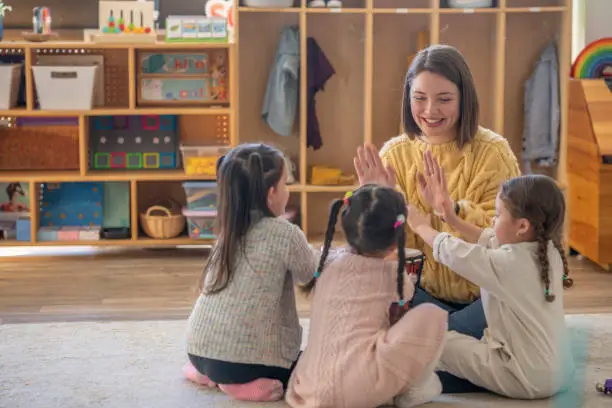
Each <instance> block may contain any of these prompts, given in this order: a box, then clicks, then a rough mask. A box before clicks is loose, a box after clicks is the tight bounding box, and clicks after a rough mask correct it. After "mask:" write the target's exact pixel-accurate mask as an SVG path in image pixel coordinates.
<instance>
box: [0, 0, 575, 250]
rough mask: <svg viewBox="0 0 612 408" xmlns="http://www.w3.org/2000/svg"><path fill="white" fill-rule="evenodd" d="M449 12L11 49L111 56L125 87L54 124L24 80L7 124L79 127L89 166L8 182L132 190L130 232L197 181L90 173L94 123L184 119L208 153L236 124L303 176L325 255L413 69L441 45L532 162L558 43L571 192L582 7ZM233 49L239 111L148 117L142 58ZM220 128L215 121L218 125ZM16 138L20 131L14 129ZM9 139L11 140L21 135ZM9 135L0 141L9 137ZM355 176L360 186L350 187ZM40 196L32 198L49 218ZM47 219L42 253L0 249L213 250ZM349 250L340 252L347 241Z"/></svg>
mask: <svg viewBox="0 0 612 408" xmlns="http://www.w3.org/2000/svg"><path fill="white" fill-rule="evenodd" d="M446 5H447V1H446V0H344V1H343V7H342V8H336V9H332V8H310V7H308V1H307V0H296V1H295V2H294V6H293V7H289V8H251V7H245V6H243V5H242V4H241V2H240V1H239V0H236V10H237V12H236V14H235V24H236V27H237V29H236V32H235V42H234V43H233V44H204V45H203V44H193V43H186V44H164V43H159V44H150V45H125V44H108V45H106V44H105V45H100V44H84V43H82V42H59V43H42V44H33V43H22V42H14V43H13V42H0V53H1V52H7V53H13V54H19V53H21V54H23V55H24V56H25V63H26V67H29V66H31V65H33V64H34V61H35V59H36V56H37V55H40V54H45V53H47V54H60V55H62V53H71V52H78V53H84V54H92V55H96V54H100V53H101V54H104V55H106V56H109V58H110V66H105V79H107V78H109V79H111V80H113V81H115V82H116V85H117V84H118V85H120V86H122V87H123V88H121V89H122V91H121V92H114V93H112V92H111V93H110V94H109V95H107V98H106V100H105V103H104V105H103V106H98V107H95V108H93V109H91V110H87V111H44V110H37V109H36V108H35V106H34V105H35V96H34V92H35V90H34V81H33V78H32V74H31V73H29V70H26V73H27V74H26V81H25V92H26V94H27V103H26V104H25V105H24V106H21V107H18V108H16V109H11V110H9V111H0V121H1V120H3V119H4V120H7V119H8V120H17V119H18V118H22V117H34V118H52V117H64V118H76V120H77V123H78V126H77V130H76V134H78V153H79V159H78V160H79V162H78V165H77V166H76V167H74V168H70V169H57V170H24V169H11V170H6V171H1V170H0V182H13V181H16V180H18V181H20V182H21V183H22V184H24V183H25V184H27V185H28V186H29V188H30V189H31V191H33V192H38V191H39V188H40V187H39V186H40V184H41V183H51V182H66V181H100V182H123V183H128V184H129V191H130V194H129V197H130V218H131V220H130V221H131V225H132V226H134V225H138V217H139V214H140V213H141V212H143V211H144V210H146V207H147V206H148V205H151V203H152V202H153V201H154V198H155V193H158V192H160V191H164V192H166V194H167V195H168V196H169V197H171V198H173V199H174V200H175V201H178V202H179V203H181V204H184V202H185V193H184V191H183V188H182V183H183V182H184V181H188V180H198V177H193V176H187V175H186V174H185V172H184V171H183V170H182V169H167V170H156V171H147V170H133V171H130V170H126V171H122V172H115V171H111V170H108V171H107V170H90V169H89V164H88V143H89V141H88V137H87V134H88V133H89V132H88V126H89V125H88V124H89V121H90V119H91V118H95V117H102V116H112V115H177V117H178V118H179V119H178V121H179V124H180V125H179V128H180V130H179V134H180V138H181V140H191V141H194V140H195V141H197V140H199V139H201V138H203V137H205V136H204V133H206V129H211V128H212V127H213V126H215V125H214V123H218V121H219V120H223V121H225V123H227V127H228V129H227V132H226V133H227V134H226V135H225V137H226V139H227V143H228V144H229V145H232V146H235V145H237V144H239V143H245V142H264V143H271V144H274V145H275V146H278V147H280V148H281V149H282V150H283V151H284V152H285V154H287V155H288V157H289V158H290V159H291V160H292V161H293V163H294V165H295V166H294V167H295V168H294V172H293V175H294V177H295V183H293V184H291V185H290V186H289V190H290V192H291V197H290V206H291V207H292V208H294V209H296V210H297V213H298V214H299V216H298V219H297V221H296V222H297V223H299V225H300V226H301V227H302V228H303V229H304V231H305V233H306V235H307V236H308V238H309V240H310V241H311V242H313V243H320V242H322V238H323V233H324V229H325V227H326V225H327V217H328V210H329V205H330V201H331V200H333V199H335V198H341V197H343V196H344V194H345V192H347V191H350V190H352V189H354V188H356V184H357V179H356V175H355V174H354V169H353V156H354V154H355V151H356V148H357V147H358V146H360V145H362V144H363V143H364V142H372V143H374V144H375V145H376V146H378V147H381V146H382V144H383V143H384V142H385V141H387V140H389V139H390V138H392V137H394V136H396V135H398V134H399V132H400V121H401V117H400V116H401V115H400V112H401V100H402V89H403V80H404V76H405V74H406V70H407V68H408V66H409V63H410V58H411V57H412V56H414V54H415V53H416V52H418V50H419V49H421V48H422V47H425V46H427V45H429V44H438V43H443V44H451V45H453V46H455V47H457V48H458V49H459V50H460V51H461V52H462V53H463V54H464V56H465V57H466V60H467V62H468V64H469V66H470V68H471V70H472V73H473V75H474V78H475V81H476V88H477V92H478V95H479V99H480V106H481V124H482V125H483V126H486V127H488V128H490V129H492V130H493V131H495V132H497V133H499V134H501V135H503V136H504V137H506V138H507V139H508V141H509V143H510V145H511V146H512V149H513V150H514V152H515V153H516V155H517V157H519V160H520V156H521V149H522V129H523V121H524V118H523V116H524V113H523V98H524V97H523V92H524V84H525V81H526V80H527V79H528V78H529V76H530V75H531V72H532V71H533V69H534V67H535V64H536V63H537V61H538V57H539V55H540V53H541V52H542V51H543V49H544V47H545V46H546V44H548V43H549V42H551V41H555V42H556V45H557V52H558V55H559V67H560V71H559V74H560V78H561V80H560V87H561V89H560V91H561V102H562V105H561V112H562V121H561V135H562V139H561V143H560V145H561V146H560V152H561V158H560V164H559V166H558V169H559V170H558V171H556V172H555V174H554V176H555V177H557V178H558V179H559V180H560V181H561V182H564V181H565V163H566V159H565V151H566V137H565V135H566V133H567V102H568V87H567V81H566V80H565V78H568V77H569V68H570V42H571V40H570V39H571V0H497V1H496V2H495V7H492V8H476V9H451V8H448V7H447V6H446ZM287 26H292V27H295V28H296V29H297V30H298V32H299V42H300V45H299V47H300V49H299V54H300V57H299V58H298V59H299V66H298V67H297V69H298V70H299V72H300V75H299V78H298V79H297V85H296V86H297V87H299V91H298V101H297V111H296V114H295V123H294V131H293V134H292V135H290V136H280V135H278V134H276V133H275V132H274V131H273V130H272V129H271V128H270V126H269V125H268V124H267V123H266V122H265V121H264V120H263V119H262V106H263V103H264V97H265V94H266V89H267V87H268V82H269V78H270V71H271V69H272V68H273V66H274V63H275V59H276V58H277V50H278V47H279V41H280V38H281V32H282V30H283V28H284V27H287ZM311 38H312V39H314V40H315V41H316V43H317V44H318V46H319V47H320V48H321V50H322V52H323V53H324V54H325V56H326V57H327V59H328V60H329V62H330V64H331V66H332V67H333V68H334V71H335V73H334V74H333V75H332V76H331V77H330V78H329V79H328V81H327V82H326V83H325V86H324V89H323V90H321V91H319V92H318V93H317V94H316V112H317V117H318V121H319V126H320V130H321V138H322V141H323V144H322V147H321V148H319V149H317V150H314V149H313V148H312V147H310V146H309V144H308V143H307V133H308V126H310V125H309V124H308V123H307V118H308V97H307V95H308V79H307V78H308V74H309V73H310V70H311V68H310V67H309V66H308V64H307V59H308V53H309V48H308V46H307V44H308V41H309V39H311ZM202 49H211V50H215V49H217V50H219V49H226V50H227V53H228V67H229V68H228V69H229V74H228V76H229V83H228V86H229V103H227V104H220V105H218V106H205V107H202V106H199V107H196V106H187V107H183V106H171V105H165V106H146V107H145V106H139V105H138V103H137V102H138V90H137V88H136V83H137V81H138V78H137V73H136V72H137V59H138V55H139V53H140V52H142V51H148V50H160V51H162V50H164V51H168V50H170V51H173V50H176V51H187V52H189V51H190V50H191V51H195V50H202ZM215 121H217V122H215ZM9 129H10V128H9ZM9 131H10V130H9ZM2 132H3V129H2V128H0V137H1V136H2ZM313 166H326V167H333V168H335V169H337V170H339V171H341V172H342V174H343V175H344V176H346V177H345V178H343V179H345V180H349V181H348V182H346V184H341V185H338V184H335V185H320V184H313V182H312V177H311V174H312V167H313ZM350 176H353V181H352V182H351V181H350V180H351V179H350ZM36 200H37V194H33V195H32V198H31V206H32V208H38V203H37V201H36ZM38 222H39V220H38V214H36V212H33V213H32V227H31V228H32V238H33V239H32V241H31V242H15V241H0V245H31V244H35V245H75V244H76V245H120V246H121V245H125V246H155V245H167V246H174V245H191V244H196V245H198V244H210V241H203V240H192V239H190V238H188V237H187V236H180V237H178V238H174V239H169V240H155V239H151V238H148V237H147V236H145V235H143V233H142V231H141V230H140V229H139V228H132V230H131V237H130V238H129V239H120V240H102V241H97V242H95V241H93V242H37V240H36V238H35V237H36V234H35V233H36V228H37V226H38ZM337 231H339V232H338V233H337V240H338V241H340V240H342V233H341V232H340V229H338V230H337Z"/></svg>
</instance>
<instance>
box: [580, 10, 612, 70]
mask: <svg viewBox="0 0 612 408" xmlns="http://www.w3.org/2000/svg"><path fill="white" fill-rule="evenodd" d="M611 15H612V0H574V2H573V10H572V20H573V21H572V61H574V59H576V57H577V56H578V53H579V52H580V51H581V50H582V49H583V48H584V46H585V45H586V44H588V43H590V42H591V41H594V40H598V39H600V38H603V37H612V22H611V21H610V16H611Z"/></svg>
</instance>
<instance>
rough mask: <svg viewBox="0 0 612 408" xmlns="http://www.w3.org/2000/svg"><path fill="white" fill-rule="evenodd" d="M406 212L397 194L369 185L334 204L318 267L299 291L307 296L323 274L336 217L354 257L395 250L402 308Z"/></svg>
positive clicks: (402, 198) (399, 194)
mask: <svg viewBox="0 0 612 408" xmlns="http://www.w3.org/2000/svg"><path fill="white" fill-rule="evenodd" d="M406 212H407V210H406V202H405V201H404V197H403V196H402V194H401V193H399V192H397V191H396V190H394V189H392V188H389V187H383V186H378V185H373V184H368V185H365V186H362V187H360V188H359V189H357V190H355V191H354V192H353V193H352V194H349V195H347V198H345V199H344V200H334V201H333V202H332V205H331V208H330V215H329V222H328V223H327V230H326V232H325V243H324V245H323V253H322V254H321V260H320V261H319V267H318V269H317V271H316V273H315V276H314V278H313V279H312V280H311V281H310V282H309V283H308V284H306V285H305V286H303V287H302V289H303V291H304V292H305V293H310V291H311V290H312V289H313V288H314V286H315V283H316V281H317V278H318V276H319V275H320V274H321V273H322V272H323V266H324V265H325V261H326V260H327V255H328V254H329V249H330V248H331V244H332V241H333V238H334V232H335V230H336V224H337V221H338V216H340V222H341V224H342V229H343V230H344V233H345V235H346V240H347V242H348V244H349V246H350V247H351V248H352V249H353V251H355V252H356V253H357V254H359V255H364V256H379V255H384V254H386V253H387V252H388V251H389V250H390V249H393V248H394V247H397V252H398V266H397V293H398V295H399V299H400V304H401V305H403V303H404V270H405V269H404V267H405V266H404V264H405V263H406V253H405V249H404V244H405V241H406V236H405V229H404V221H405V220H406Z"/></svg>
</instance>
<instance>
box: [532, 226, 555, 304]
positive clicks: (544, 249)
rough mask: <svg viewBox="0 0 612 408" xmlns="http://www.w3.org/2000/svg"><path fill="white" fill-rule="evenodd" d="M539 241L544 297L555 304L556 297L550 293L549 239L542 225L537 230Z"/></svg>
mask: <svg viewBox="0 0 612 408" xmlns="http://www.w3.org/2000/svg"><path fill="white" fill-rule="evenodd" d="M535 231H536V239H537V241H538V260H539V261H540V275H541V277H542V282H543V283H544V296H545V298H546V301H547V302H549V303H550V302H553V301H554V300H555V295H554V294H552V293H550V263H549V261H548V237H547V236H546V232H545V230H544V226H543V225H542V224H537V227H536V229H535Z"/></svg>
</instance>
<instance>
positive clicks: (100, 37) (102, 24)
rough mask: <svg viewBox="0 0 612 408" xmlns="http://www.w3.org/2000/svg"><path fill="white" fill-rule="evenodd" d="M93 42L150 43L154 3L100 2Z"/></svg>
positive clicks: (152, 31) (152, 37)
mask: <svg viewBox="0 0 612 408" xmlns="http://www.w3.org/2000/svg"><path fill="white" fill-rule="evenodd" d="M98 14H99V16H98V27H99V29H100V33H99V34H96V35H93V36H92V40H93V41H94V42H98V43H101V42H107V43H108V42H113V43H118V42H129V43H141V42H144V43H151V42H155V41H156V39H157V34H156V33H155V29H154V24H155V3H154V2H152V1H101V2H100V3H99V12H98Z"/></svg>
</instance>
